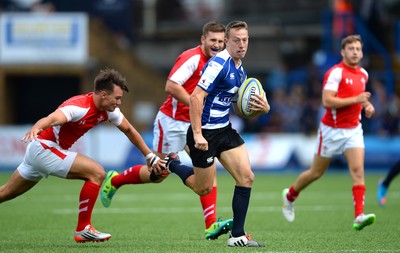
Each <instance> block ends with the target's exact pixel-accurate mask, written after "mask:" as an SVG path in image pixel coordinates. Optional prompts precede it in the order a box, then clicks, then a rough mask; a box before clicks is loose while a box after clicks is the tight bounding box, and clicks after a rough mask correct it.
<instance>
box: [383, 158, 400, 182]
mask: <svg viewBox="0 0 400 253" xmlns="http://www.w3.org/2000/svg"><path fill="white" fill-rule="evenodd" d="M399 172H400V161H398V162H397V163H396V164H395V165H393V166H392V167H391V168H390V170H389V173H388V174H387V176H386V178H385V180H383V182H382V184H383V185H384V186H386V188H388V187H389V185H390V183H391V182H392V180H393V179H394V178H395V177H396V176H397V175H398V174H399Z"/></svg>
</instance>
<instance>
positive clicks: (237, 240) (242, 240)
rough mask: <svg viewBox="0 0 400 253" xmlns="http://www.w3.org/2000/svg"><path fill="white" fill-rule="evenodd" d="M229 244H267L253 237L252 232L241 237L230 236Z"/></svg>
mask: <svg viewBox="0 0 400 253" xmlns="http://www.w3.org/2000/svg"><path fill="white" fill-rule="evenodd" d="M228 246H230V247H265V244H263V243H259V242H256V241H254V240H253V239H251V235H250V234H245V235H242V236H239V237H233V236H232V235H231V236H229V239H228Z"/></svg>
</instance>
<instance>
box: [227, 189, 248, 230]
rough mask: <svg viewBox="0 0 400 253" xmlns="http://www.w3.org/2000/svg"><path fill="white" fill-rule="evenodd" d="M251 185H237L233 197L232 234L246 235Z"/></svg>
mask: <svg viewBox="0 0 400 253" xmlns="http://www.w3.org/2000/svg"><path fill="white" fill-rule="evenodd" d="M250 193H251V187H243V186H235V191H234V193H233V199H232V210H233V228H232V236H233V237H239V236H242V235H245V231H244V222H245V220H246V214H247V209H248V208H249V202H250Z"/></svg>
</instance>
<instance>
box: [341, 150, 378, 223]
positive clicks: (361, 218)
mask: <svg viewBox="0 0 400 253" xmlns="http://www.w3.org/2000/svg"><path fill="white" fill-rule="evenodd" d="M343 154H344V157H345V158H346V162H347V165H348V167H349V172H350V176H351V178H352V181H353V188H352V194H353V202H354V217H355V220H354V224H353V228H354V229H355V230H361V229H363V228H364V227H365V226H368V225H371V224H372V223H374V221H375V219H376V216H375V214H364V203H365V191H366V187H365V179H364V148H349V149H347V150H346V151H345V152H344V153H343Z"/></svg>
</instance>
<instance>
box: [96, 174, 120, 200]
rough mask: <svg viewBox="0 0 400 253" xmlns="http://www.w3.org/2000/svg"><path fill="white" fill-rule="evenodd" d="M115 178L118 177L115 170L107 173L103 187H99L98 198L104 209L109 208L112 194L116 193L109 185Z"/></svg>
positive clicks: (115, 189)
mask: <svg viewBox="0 0 400 253" xmlns="http://www.w3.org/2000/svg"><path fill="white" fill-rule="evenodd" d="M115 176H118V172H116V171H115V170H110V171H109V172H108V173H107V177H106V180H104V182H103V185H102V186H101V190H100V198H101V203H103V206H104V207H109V206H110V205H111V200H112V198H113V196H114V194H115V193H116V192H117V188H115V187H114V186H113V185H112V184H111V179H113V177H115Z"/></svg>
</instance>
